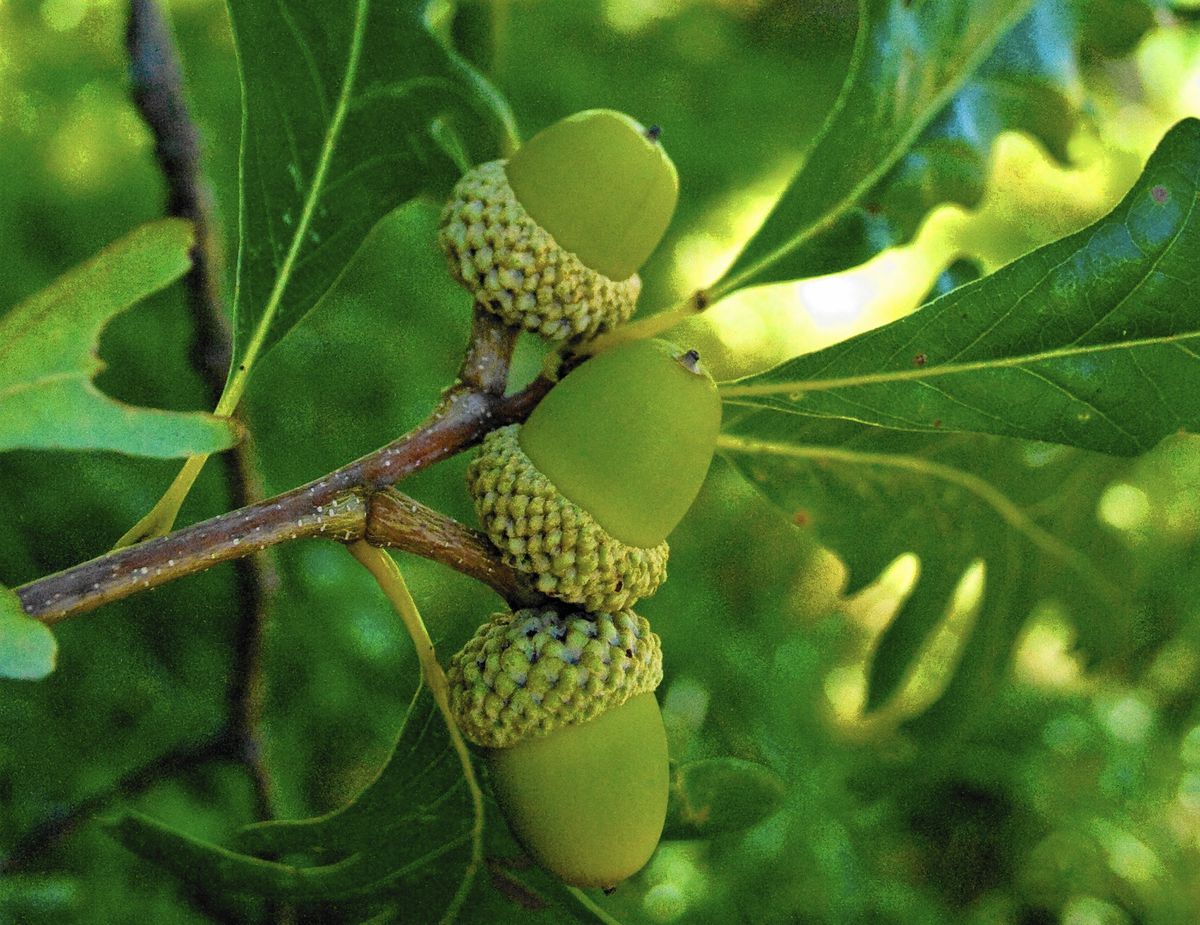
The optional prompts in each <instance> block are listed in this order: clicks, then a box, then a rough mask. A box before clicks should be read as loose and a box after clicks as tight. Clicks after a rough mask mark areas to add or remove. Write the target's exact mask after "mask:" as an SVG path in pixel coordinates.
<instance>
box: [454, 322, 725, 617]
mask: <svg viewBox="0 0 1200 925" xmlns="http://www.w3.org/2000/svg"><path fill="white" fill-rule="evenodd" d="M720 423H721V402H720V398H719V397H718V395H717V389H716V384H715V383H714V382H713V380H712V377H710V376H709V375H708V373H707V372H706V371H705V370H704V368H703V367H702V366H701V365H700V362H699V357H698V356H697V355H696V354H695V353H694V352H693V351H683V350H681V349H680V348H678V347H676V346H675V345H673V344H669V343H667V342H666V341H661V340H639V341H630V342H625V343H622V344H619V345H618V346H616V347H613V348H612V349H610V350H608V351H605V352H604V353H602V354H600V355H598V356H596V357H594V358H592V359H591V360H588V361H587V362H585V363H584V364H583V365H581V366H579V367H578V368H576V369H575V370H573V371H572V372H570V373H569V374H568V375H567V376H566V377H565V378H564V379H563V380H562V382H560V383H558V384H557V385H556V386H555V387H554V388H553V389H551V390H550V392H549V393H548V394H547V395H546V397H545V398H544V399H543V400H542V401H541V403H540V404H539V405H538V406H537V408H535V409H534V411H533V413H532V414H531V415H530V416H529V419H528V420H527V421H526V422H525V424H524V425H523V426H519V425H515V424H514V425H509V426H508V427H501V428H499V429H497V430H495V431H493V432H492V433H491V434H489V435H488V437H487V438H486V439H485V440H484V443H483V446H482V447H481V449H480V452H479V455H478V456H477V457H476V458H475V459H474V460H473V461H472V463H471V465H470V466H469V468H468V470H467V483H468V487H469V488H470V491H471V495H472V497H473V498H474V501H475V511H476V513H477V514H478V516H479V520H480V523H481V525H482V526H483V528H484V530H485V531H486V532H487V534H488V536H489V537H490V538H491V540H492V542H493V543H495V545H496V546H497V548H498V549H499V550H500V552H501V555H502V556H503V558H504V561H505V562H507V563H508V564H509V565H510V566H512V567H513V568H516V569H518V570H519V571H523V572H526V573H528V574H530V575H532V576H534V577H535V579H536V585H537V588H538V590H540V591H541V592H542V593H544V594H548V595H550V596H553V597H556V598H558V599H559V600H563V601H567V602H569V603H572V604H580V605H582V606H583V607H584V608H585V609H587V610H589V611H593V612H611V611H616V610H621V609H624V608H625V607H628V606H631V605H632V604H633V603H634V602H636V601H637V600H638V599H639V598H642V597H646V596H648V595H650V594H653V593H654V591H655V590H657V588H658V586H659V585H660V584H662V582H663V580H664V579H665V578H666V565H667V552H668V550H667V543H666V537H667V534H669V533H670V532H671V530H673V529H674V528H675V525H676V524H677V523H678V522H679V521H680V519H682V517H683V515H684V514H685V513H686V512H687V509H688V508H689V507H690V506H691V504H692V501H693V500H695V497H696V495H697V493H698V492H699V491H700V486H701V484H702V483H703V481H704V476H705V474H706V473H707V472H708V466H709V463H710V462H711V460H712V455H713V450H714V448H715V446H716V439H717V432H718V430H719V428H720Z"/></svg>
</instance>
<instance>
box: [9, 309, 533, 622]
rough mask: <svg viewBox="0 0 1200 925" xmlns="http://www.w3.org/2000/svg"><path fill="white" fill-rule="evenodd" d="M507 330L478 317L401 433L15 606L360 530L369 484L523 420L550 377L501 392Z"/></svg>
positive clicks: (88, 597)
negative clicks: (456, 373)
mask: <svg viewBox="0 0 1200 925" xmlns="http://www.w3.org/2000/svg"><path fill="white" fill-rule="evenodd" d="M515 339H516V332H513V331H507V330H504V331H501V330H500V329H499V327H498V325H497V324H496V323H494V322H491V321H489V320H487V319H479V318H478V317H477V320H476V324H475V333H474V336H473V339H472V347H471V349H470V350H469V351H468V360H467V362H466V363H464V365H463V370H462V372H461V373H460V377H459V382H458V383H457V384H455V385H453V386H451V387H450V388H449V389H447V391H446V392H445V394H444V395H443V396H442V400H441V401H440V402H439V403H438V406H437V408H436V409H435V410H434V411H433V413H432V414H431V415H430V416H429V417H428V418H426V420H425V421H424V423H422V424H421V425H419V426H418V427H416V428H415V429H414V430H412V431H410V432H409V433H407V434H405V435H404V436H403V437H401V438H399V439H398V440H395V441H394V442H392V443H389V444H388V445H387V446H385V447H383V448H382V449H379V450H376V451H375V452H373V453H369V454H367V455H366V456H363V457H362V458H361V459H357V460H355V461H354V462H352V463H349V464H348V465H345V466H342V467H341V468H340V469H337V470H335V471H333V472H331V473H329V474H328V475H326V476H323V477H322V478H319V479H316V480H314V481H312V482H309V483H308V484H307V485H302V486H300V487H299V488H294V489H292V490H291V491H287V492H284V493H283V494H280V495H276V496H275V497H274V498H268V499H267V500H265V501H259V502H256V503H254V504H248V505H246V506H245V507H242V508H240V509H238V510H235V511H231V512H229V513H227V514H221V515H219V516H217V517H213V518H211V519H209V520H206V521H204V522H202V523H199V524H195V525H193V526H190V527H184V528H183V529H181V530H176V531H175V532H174V533H170V534H168V535H167V536H163V537H159V538H157V539H153V540H148V541H146V542H144V543H139V544H138V545H136V546H130V547H127V548H124V549H119V550H116V551H114V552H110V553H107V554H105V555H102V556H99V557H98V558H95V559H92V560H91V561H89V562H84V563H83V564H81V565H76V566H73V567H71V568H68V569H64V570H63V571H61V572H58V573H56V574H54V575H49V576H47V577H45V578H39V579H37V580H36V581H31V582H29V583H28V584H24V585H21V586H20V587H19V588H17V589H16V593H17V596H18V597H19V598H20V600H21V606H22V607H23V608H24V609H25V612H26V613H28V614H29V615H30V616H34V617H37V618H38V619H40V620H42V621H44V622H46V623H56V622H58V621H59V620H63V619H66V618H67V617H71V616H75V615H77V614H81V613H86V612H87V611H90V610H94V609H95V608H97V607H99V606H101V605H103V604H107V603H109V602H111V601H116V600H121V599H123V598H126V597H129V596H130V595H132V594H137V593H139V592H141V591H147V590H149V589H151V588H155V587H158V586H159V585H163V584H166V583H167V582H170V581H174V580H176V579H178V578H182V577H184V576H185V575H192V574H195V573H196V572H200V571H204V570H205V569H208V568H211V567H212V566H214V565H217V564H218V563H220V562H228V561H231V560H234V559H238V558H240V557H242V556H245V555H248V554H250V553H254V552H259V551H261V550H263V549H266V548H268V547H270V546H274V545H275V544H276V543H281V542H286V541H288V540H294V539H301V538H305V537H325V538H327V539H336V540H340V541H342V542H351V541H353V540H356V539H359V538H361V537H362V536H363V534H364V532H365V530H366V501H365V499H366V496H367V495H368V494H369V493H370V492H373V491H379V490H381V489H384V488H387V487H389V486H391V485H392V484H393V483H395V482H398V481H399V480H401V479H403V478H405V477H406V476H408V475H411V474H413V473H414V472H418V471H420V470H421V469H425V468H427V467H428V466H431V465H433V464H434V463H436V462H440V461H441V460H443V459H447V458H449V457H450V456H453V455H455V454H456V453H460V452H462V451H463V450H465V449H467V448H469V447H471V446H474V445H475V444H476V443H478V442H479V441H480V440H482V439H483V437H484V435H485V434H487V433H488V431H490V430H492V429H494V428H496V427H499V426H501V425H504V424H510V423H514V422H517V421H522V420H524V419H525V418H526V417H527V416H528V415H529V413H530V412H531V411H532V410H533V408H534V407H535V406H536V405H537V403H538V402H539V401H540V400H541V399H542V397H543V396H544V395H545V394H546V392H547V391H548V390H549V388H550V385H551V383H550V382H549V380H546V379H544V378H539V379H536V380H534V382H532V383H531V384H530V385H529V386H527V387H526V388H525V389H524V390H523V391H521V392H518V393H516V394H514V395H509V396H505V395H504V394H503V392H502V388H501V387H500V386H499V385H498V383H499V382H500V380H501V379H503V378H506V376H507V367H508V357H509V356H510V355H511V350H512V342H513V341H515ZM501 373H503V375H501ZM485 388H486V391H485V390H484V389H485ZM413 551H419V550H413Z"/></svg>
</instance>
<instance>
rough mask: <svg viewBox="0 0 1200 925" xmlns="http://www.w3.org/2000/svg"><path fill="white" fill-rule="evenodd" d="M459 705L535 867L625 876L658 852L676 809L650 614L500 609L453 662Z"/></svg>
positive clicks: (564, 873) (578, 877)
mask: <svg viewBox="0 0 1200 925" xmlns="http://www.w3.org/2000/svg"><path fill="white" fill-rule="evenodd" d="M446 676H447V679H448V681H449V684H450V705H451V709H452V710H453V711H454V714H455V719H456V721H457V722H458V724H459V727H460V728H461V729H462V732H463V734H464V735H465V736H466V737H467V738H469V739H470V740H471V741H472V742H474V743H475V744H476V745H477V746H479V747H480V748H482V749H483V751H484V756H485V762H486V764H487V767H488V770H489V778H490V780H491V784H492V790H493V792H494V793H495V795H496V799H497V802H498V803H499V804H500V807H501V809H502V810H503V811H504V815H505V818H506V819H507V820H508V822H509V827H510V828H511V829H512V831H513V834H514V835H515V836H516V838H517V840H518V841H519V842H521V844H522V845H523V846H524V847H525V849H526V850H527V851H528V852H529V854H530V856H532V857H533V859H534V860H535V861H537V863H539V864H540V865H541V866H543V867H544V868H546V869H547V870H549V871H550V872H551V873H553V874H555V875H556V876H557V877H559V878H560V879H561V880H563V881H564V882H566V883H569V884H571V885H573V886H579V887H603V888H610V887H613V886H616V884H618V883H620V882H621V881H622V880H624V879H626V878H627V877H629V876H630V875H631V874H633V873H635V872H637V871H638V870H640V869H641V868H642V866H643V865H645V863H646V862H647V861H648V860H649V859H650V856H651V854H653V852H654V849H655V847H656V846H657V844H658V840H659V837H660V836H661V834H662V829H663V823H664V821H665V819H666V812H667V795H668V790H669V784H670V781H669V771H668V765H667V737H666V730H665V728H664V726H663V720H662V714H661V713H660V711H659V708H658V702H657V701H656V700H655V698H654V689H655V688H656V687H657V686H658V684H659V682H660V681H661V680H662V648H661V643H660V641H659V638H658V636H657V635H655V634H654V633H653V632H652V631H651V629H650V624H649V623H648V622H647V621H646V620H645V618H643V617H640V616H638V615H637V614H635V613H633V612H632V611H629V610H624V611H619V612H616V613H600V614H589V613H560V612H559V611H557V610H555V609H552V608H551V609H526V610H518V611H516V612H514V613H507V614H496V615H495V616H493V617H492V618H491V620H490V621H489V622H488V623H485V624H484V625H483V626H481V627H480V628H479V630H478V631H477V632H476V634H475V636H474V637H472V639H471V640H470V641H469V642H468V643H467V644H466V645H465V646H464V647H463V648H462V650H461V651H459V652H458V653H457V654H455V655H454V656H453V657H452V658H451V659H450V666H449V668H448V670H447V672H446Z"/></svg>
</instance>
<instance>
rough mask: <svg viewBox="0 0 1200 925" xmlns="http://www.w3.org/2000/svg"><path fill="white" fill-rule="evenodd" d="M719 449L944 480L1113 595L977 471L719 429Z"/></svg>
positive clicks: (1088, 566) (1114, 593)
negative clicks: (889, 470)
mask: <svg viewBox="0 0 1200 925" xmlns="http://www.w3.org/2000/svg"><path fill="white" fill-rule="evenodd" d="M717 448H718V449H719V450H726V451H731V452H734V453H743V454H746V455H764V456H783V457H787V458H791V459H804V460H812V461H821V460H828V461H832V462H841V463H848V464H850V465H859V466H873V467H875V468H882V469H899V470H902V471H905V472H911V473H915V474H917V475H923V476H927V477H929V478H932V479H937V480H940V481H943V482H949V483H951V484H953V485H957V486H958V487H960V488H962V489H964V490H965V491H967V492H969V493H970V494H972V495H974V496H975V497H977V498H978V499H979V500H980V501H982V502H983V503H984V504H986V505H987V506H988V507H990V508H991V509H992V510H993V511H995V512H996V514H997V516H999V517H1000V519H1001V520H1003V521H1004V522H1005V523H1006V524H1008V525H1009V527H1011V528H1012V529H1013V530H1014V531H1016V532H1017V533H1019V534H1021V535H1022V536H1024V537H1025V538H1026V539H1027V540H1029V542H1030V543H1032V544H1033V545H1034V546H1035V547H1037V548H1038V549H1040V550H1042V551H1043V552H1045V553H1046V554H1047V555H1050V556H1053V557H1054V558H1056V559H1058V560H1059V561H1061V562H1062V563H1063V564H1064V565H1066V566H1067V567H1068V568H1070V569H1071V570H1072V571H1074V572H1075V573H1076V574H1078V575H1079V576H1080V577H1081V578H1083V579H1084V580H1085V581H1087V582H1089V583H1090V584H1092V585H1093V586H1094V587H1096V588H1097V589H1098V590H1100V591H1101V592H1102V593H1103V595H1104V596H1106V597H1108V598H1110V599H1112V600H1119V599H1120V597H1121V593H1120V591H1119V589H1118V588H1117V587H1116V586H1115V585H1114V584H1113V583H1112V582H1111V581H1110V580H1109V579H1108V578H1106V577H1105V576H1104V575H1103V574H1101V573H1100V571H1099V570H1098V569H1097V568H1096V566H1095V565H1094V564H1093V563H1092V561H1091V560H1090V559H1089V558H1088V557H1087V556H1085V555H1083V554H1082V553H1080V552H1079V551H1078V550H1075V549H1072V548H1071V547H1070V546H1068V545H1067V544H1066V543H1064V542H1063V541H1062V540H1060V539H1058V537H1056V536H1054V535H1053V534H1052V533H1050V532H1048V531H1047V530H1045V529H1044V528H1043V527H1040V526H1039V525H1038V524H1037V523H1036V522H1034V520H1033V519H1032V518H1031V517H1030V516H1029V515H1028V514H1026V513H1025V512H1024V511H1023V510H1022V509H1021V508H1020V507H1019V506H1018V505H1017V504H1016V502H1014V501H1013V500H1012V499H1011V498H1009V497H1008V496H1007V495H1006V494H1004V493H1003V492H1002V491H1000V490H999V489H998V488H996V487H995V486H994V485H992V484H990V483H989V482H987V481H985V480H984V479H981V478H980V477H979V476H977V475H972V474H971V473H969V472H964V471H963V470H961V469H956V468H955V467H953V466H948V465H945V464H944V463H938V462H934V461H932V460H928V459H922V458H920V457H916V456H905V455H900V454H892V453H868V452H863V451H860V450H848V449H845V448H843V447H824V446H792V445H790V444H786V443H777V442H773V441H768V440H754V439H750V438H746V437H738V436H735V435H733V434H721V435H720V437H718V438H717Z"/></svg>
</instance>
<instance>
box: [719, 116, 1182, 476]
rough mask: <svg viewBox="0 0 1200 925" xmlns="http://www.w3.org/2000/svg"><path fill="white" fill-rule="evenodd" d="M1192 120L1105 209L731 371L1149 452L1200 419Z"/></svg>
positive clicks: (910, 419)
mask: <svg viewBox="0 0 1200 925" xmlns="http://www.w3.org/2000/svg"><path fill="white" fill-rule="evenodd" d="M1198 196H1200V121H1198V120H1196V119H1187V120H1185V121H1183V122H1181V123H1179V124H1178V125H1177V126H1175V128H1173V129H1172V130H1171V131H1170V132H1169V133H1168V134H1167V136H1166V137H1165V138H1164V139H1163V141H1162V142H1161V143H1160V144H1159V147H1158V149H1157V150H1156V151H1155V153H1154V155H1153V156H1152V157H1151V158H1150V161H1149V163H1148V164H1147V165H1146V169H1145V171H1144V172H1143V173H1142V176H1141V179H1140V180H1139V181H1138V182H1137V184H1135V185H1134V187H1133V189H1132V190H1130V192H1129V193H1128V194H1127V195H1126V197H1125V198H1124V200H1122V202H1121V203H1120V204H1119V205H1118V206H1117V207H1116V209H1114V210H1113V212H1112V213H1110V214H1109V215H1108V216H1106V217H1105V218H1103V219H1101V220H1100V221H1099V222H1097V223H1096V224H1094V225H1092V226H1091V227H1089V228H1085V229H1084V230H1082V231H1080V232H1078V233H1077V234H1074V235H1071V236H1069V237H1067V238H1063V239H1062V240H1060V241H1057V242H1055V243H1053V244H1049V245H1047V246H1046V247H1043V248H1041V249H1039V250H1037V251H1034V252H1033V253H1031V254H1028V255H1026V256H1025V257H1022V258H1020V259H1019V260H1017V261H1015V262H1014V263H1012V264H1009V265H1008V266H1007V267H1004V268H1003V269H1001V270H1000V271H998V272H996V273H994V274H992V275H991V276H989V277H987V278H985V279H982V280H979V281H978V282H975V283H973V284H970V285H967V286H963V287H961V288H959V289H956V290H954V291H953V292H950V293H949V294H948V295H946V296H944V297H942V298H940V299H938V300H936V301H934V302H932V303H930V304H929V305H927V306H925V307H924V308H922V309H920V310H919V311H917V312H914V313H913V314H911V315H909V316H907V317H905V318H902V319H901V320H899V321H896V322H894V323H892V324H890V325H887V326H885V327H882V328H879V329H876V330H874V331H870V332H867V333H865V334H863V335H860V336H858V337H855V338H851V339H850V340H847V341H844V342H843V343H841V344H838V345H836V346H834V347H831V348H828V349H826V350H822V351H820V352H818V353H814V354H810V355H808V356H803V357H797V358H796V359H793V360H790V361H788V362H786V363H784V364H782V365H780V366H777V367H775V368H774V369H771V370H768V371H767V372H765V373H763V374H761V375H756V376H751V377H749V378H746V379H742V380H739V381H738V382H737V383H735V384H733V385H729V386H725V387H723V389H722V394H723V395H724V397H725V398H726V400H728V401H730V402H732V403H735V404H739V405H750V406H754V407H761V408H770V409H773V410H774V411H775V412H782V413H784V414H785V415H802V416H809V417H840V418H847V419H852V420H856V421H861V422H865V423H870V424H877V425H881V426H884V427H891V428H897V429H901V430H914V431H929V432H936V431H967V432H976V433H990V434H1000V435H1004V436H1010V437H1024V438H1028V439H1033V440H1045V441H1052V442H1056V443H1064V444H1069V445H1072V446H1077V447H1083V448H1086V449H1092V450H1099V451H1101V452H1105V453H1113V454H1122V455H1131V454H1136V453H1141V452H1144V451H1145V450H1147V449H1149V448H1150V447H1152V446H1154V445H1155V444H1156V443H1157V442H1158V441H1159V440H1161V439H1162V438H1163V437H1164V436H1166V435H1167V434H1170V433H1174V432H1176V431H1179V430H1195V429H1196V428H1197V426H1200V354H1198V353H1197V351H1198V350H1200V304H1198V303H1197V301H1196V299H1195V298H1194V297H1193V293H1194V292H1195V289H1196V286H1197V285H1198V284H1200V260H1198V259H1197V256H1198V255H1200V211H1198V210H1197V209H1196V203H1197V198H1198Z"/></svg>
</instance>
